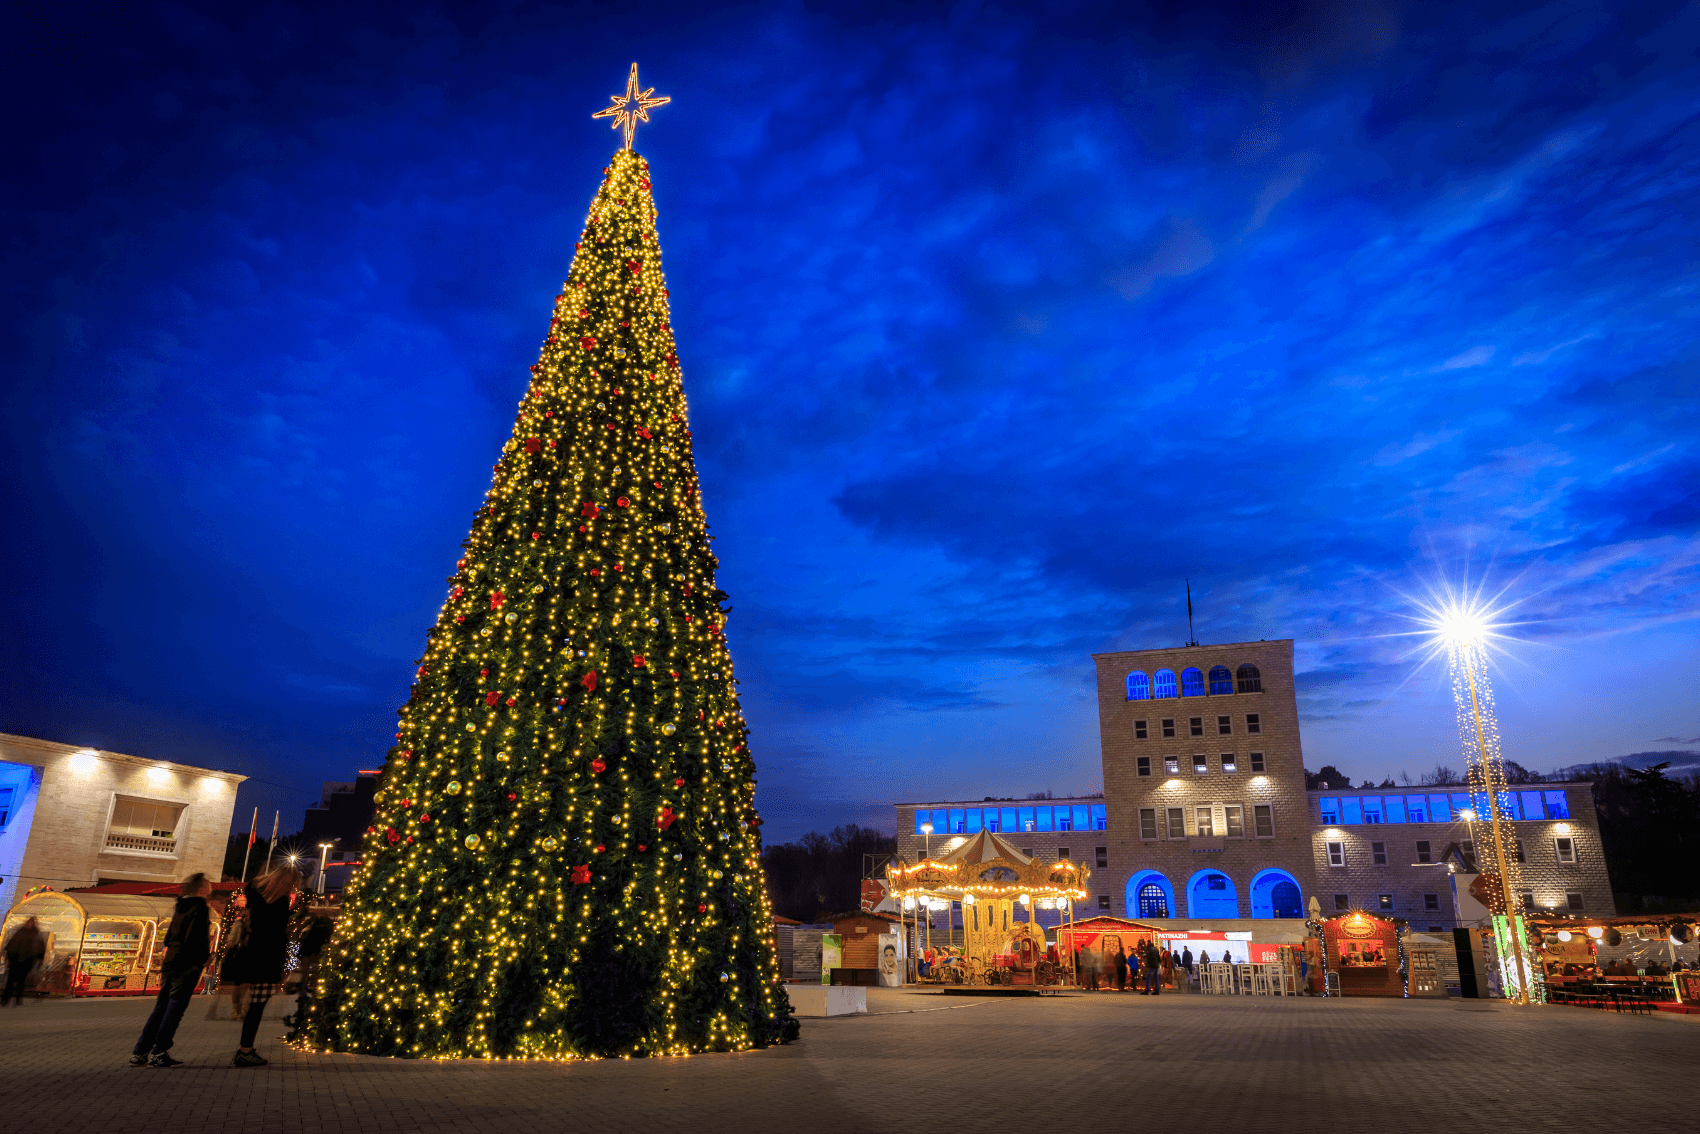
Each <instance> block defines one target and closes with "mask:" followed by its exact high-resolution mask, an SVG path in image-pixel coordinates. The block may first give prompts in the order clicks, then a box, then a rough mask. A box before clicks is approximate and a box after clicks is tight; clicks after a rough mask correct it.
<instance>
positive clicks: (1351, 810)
mask: <svg viewBox="0 0 1700 1134" xmlns="http://www.w3.org/2000/svg"><path fill="white" fill-rule="evenodd" d="M1340 821H1341V822H1342V823H1362V822H1363V821H1364V801H1363V799H1362V798H1361V797H1359V796H1355V795H1343V796H1341V797H1340Z"/></svg>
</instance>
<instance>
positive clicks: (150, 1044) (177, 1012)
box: [130, 874, 212, 1067]
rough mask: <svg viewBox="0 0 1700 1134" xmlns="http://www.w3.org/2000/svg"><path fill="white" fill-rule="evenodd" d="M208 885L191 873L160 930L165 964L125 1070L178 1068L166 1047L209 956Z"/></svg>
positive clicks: (161, 966)
mask: <svg viewBox="0 0 1700 1134" xmlns="http://www.w3.org/2000/svg"><path fill="white" fill-rule="evenodd" d="M210 893H212V882H211V881H209V880H208V879H207V876H206V875H205V874H191V875H189V877H187V878H185V879H184V880H183V885H182V895H183V896H182V897H180V898H178V899H177V905H176V907H175V908H173V909H172V911H171V925H170V926H169V927H168V928H167V929H166V931H165V961H164V962H163V963H162V964H161V965H160V970H159V997H158V998H157V999H156V1000H155V1001H154V1002H153V1012H152V1013H151V1014H150V1015H149V1016H148V1022H147V1023H145V1024H143V1025H142V1034H141V1036H140V1037H139V1038H138V1039H137V1040H136V1046H135V1048H133V1049H132V1050H131V1052H130V1066H132V1067H141V1066H142V1065H144V1064H146V1065H147V1066H149V1067H178V1066H181V1065H182V1062H183V1061H182V1060H181V1059H173V1058H171V1043H172V1041H173V1040H174V1039H176V1037H177V1025H178V1024H179V1023H180V1022H181V1021H182V1019H183V1013H184V1011H185V1010H186V1009H187V1008H188V1007H189V998H190V997H191V996H193V995H195V986H196V985H197V984H199V983H200V982H201V970H202V969H204V968H206V967H207V958H208V957H211V956H212V915H211V913H210V911H209V910H208V909H207V895H208V894H210Z"/></svg>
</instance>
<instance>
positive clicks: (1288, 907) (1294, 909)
mask: <svg viewBox="0 0 1700 1134" xmlns="http://www.w3.org/2000/svg"><path fill="white" fill-rule="evenodd" d="M1269 904H1270V907H1271V908H1270V912H1271V913H1273V914H1274V916H1276V917H1289V918H1290V917H1303V916H1304V915H1305V904H1304V899H1303V898H1301V897H1300V896H1299V888H1298V887H1297V886H1296V885H1294V884H1293V883H1291V882H1277V883H1275V886H1274V888H1273V889H1271V890H1270V891H1269Z"/></svg>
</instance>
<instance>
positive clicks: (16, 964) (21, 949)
mask: <svg viewBox="0 0 1700 1134" xmlns="http://www.w3.org/2000/svg"><path fill="white" fill-rule="evenodd" d="M46 953H47V935H46V934H45V933H43V932H42V931H41V926H40V924H39V923H37V921H36V920H35V918H33V917H32V918H28V919H26V920H25V921H24V923H23V924H22V925H20V926H18V928H16V929H14V930H12V936H10V937H8V938H7V939H6V988H5V991H4V993H0V1007H4V1006H5V1004H6V1001H8V1000H10V1001H11V1002H12V1003H14V1004H22V1003H23V1002H24V983H25V982H26V981H28V980H29V975H30V970H31V969H33V968H35V966H36V964H37V963H38V962H39V961H40V960H41V958H42V957H43V956H45V955H46Z"/></svg>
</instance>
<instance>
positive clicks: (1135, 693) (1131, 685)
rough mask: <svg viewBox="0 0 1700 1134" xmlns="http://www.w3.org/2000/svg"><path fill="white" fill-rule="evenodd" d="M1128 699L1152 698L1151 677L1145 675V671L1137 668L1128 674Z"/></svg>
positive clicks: (1147, 699) (1145, 699) (1144, 699)
mask: <svg viewBox="0 0 1700 1134" xmlns="http://www.w3.org/2000/svg"><path fill="white" fill-rule="evenodd" d="M1127 699H1128V700H1129V701H1149V700H1150V699H1151V679H1150V678H1149V677H1146V676H1145V671H1144V670H1142V669H1136V670H1134V671H1133V672H1132V673H1130V674H1128V675H1127Z"/></svg>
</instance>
